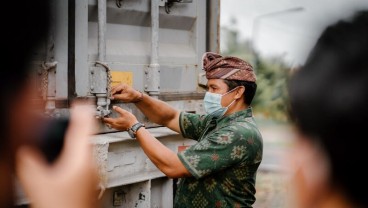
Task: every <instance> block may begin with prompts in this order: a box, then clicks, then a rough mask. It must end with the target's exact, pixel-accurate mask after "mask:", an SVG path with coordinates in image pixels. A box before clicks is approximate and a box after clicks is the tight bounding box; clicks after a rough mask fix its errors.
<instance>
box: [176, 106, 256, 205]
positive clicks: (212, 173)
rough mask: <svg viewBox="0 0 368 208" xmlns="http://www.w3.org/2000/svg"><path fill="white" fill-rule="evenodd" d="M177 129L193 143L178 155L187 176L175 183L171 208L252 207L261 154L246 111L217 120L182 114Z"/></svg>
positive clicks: (250, 117) (250, 115)
mask: <svg viewBox="0 0 368 208" xmlns="http://www.w3.org/2000/svg"><path fill="white" fill-rule="evenodd" d="M180 129H181V132H182V134H183V136H184V137H185V138H190V139H194V140H197V141H198V142H197V143H196V144H194V145H192V146H190V147H189V148H187V149H186V150H184V151H182V152H179V153H178V156H179V159H180V160H181V162H182V163H183V164H184V166H185V167H186V168H187V169H188V171H189V172H190V173H191V174H192V176H193V177H188V178H181V179H179V183H178V187H177V191H176V194H175V200H174V207H176V208H178V207H185V208H189V207H190V208H191V207H211V208H215V207H231V208H233V207H252V204H253V203H254V202H255V192H256V190H255V181H256V173H257V169H258V166H259V165H260V163H261V161H262V150H263V141H262V136H261V134H260V132H259V130H258V128H257V126H256V124H255V121H254V118H253V117H252V109H251V108H248V109H246V110H243V111H239V112H236V113H234V114H231V115H229V116H225V117H222V118H220V119H218V120H216V119H214V118H212V117H210V116H206V115H198V114H191V113H184V112H182V113H181V115H180Z"/></svg>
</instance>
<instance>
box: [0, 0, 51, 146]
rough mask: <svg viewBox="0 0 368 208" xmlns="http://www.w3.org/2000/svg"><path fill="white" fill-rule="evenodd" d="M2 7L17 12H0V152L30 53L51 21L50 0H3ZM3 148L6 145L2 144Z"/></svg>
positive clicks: (26, 73) (44, 35) (44, 34)
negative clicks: (0, 25) (0, 37)
mask: <svg viewBox="0 0 368 208" xmlns="http://www.w3.org/2000/svg"><path fill="white" fill-rule="evenodd" d="M2 7H3V8H6V9H8V10H9V9H15V10H16V12H10V13H8V12H1V13H0V18H1V20H2V27H3V28H4V30H3V31H2V40H3V42H2V44H1V49H2V51H3V53H2V55H1V57H2V58H1V59H2V61H1V63H2V69H1V70H0V79H1V80H0V89H1V90H0V97H1V102H0V151H1V150H2V149H3V148H4V146H6V143H7V141H6V140H7V137H8V135H7V134H8V132H7V131H8V129H9V127H8V126H7V125H8V121H9V118H10V114H11V113H13V112H14V111H15V110H16V109H12V106H13V105H14V103H13V102H15V100H16V99H15V98H17V96H19V93H20V90H21V89H22V88H23V87H24V84H25V82H26V79H27V78H28V77H29V72H30V65H29V62H30V61H31V59H32V55H33V53H34V52H35V50H36V49H37V48H38V47H40V46H41V45H42V41H44V40H45V39H46V37H47V33H48V29H49V26H50V24H49V20H50V4H49V0H33V1H22V2H17V1H6V2H3V4H2ZM5 148H6V147H5Z"/></svg>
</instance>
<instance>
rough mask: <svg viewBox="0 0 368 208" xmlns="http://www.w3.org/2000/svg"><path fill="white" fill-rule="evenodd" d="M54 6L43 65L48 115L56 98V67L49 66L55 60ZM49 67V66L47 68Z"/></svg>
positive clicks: (55, 9)
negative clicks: (45, 77)
mask: <svg viewBox="0 0 368 208" xmlns="http://www.w3.org/2000/svg"><path fill="white" fill-rule="evenodd" d="M56 11H57V8H56V5H55V1H54V2H53V3H52V9H51V13H52V15H51V20H50V22H51V23H52V24H51V28H50V30H49V34H48V38H47V44H46V61H45V63H44V66H45V67H44V70H46V71H47V72H48V73H47V89H46V103H45V113H46V114H48V115H53V113H54V111H55V108H56V107H55V105H56V104H55V96H56V65H55V66H51V65H52V62H54V60H55V47H54V46H55V30H56V26H55V24H56ZM49 65H50V66H49Z"/></svg>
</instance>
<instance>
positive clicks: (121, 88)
mask: <svg viewBox="0 0 368 208" xmlns="http://www.w3.org/2000/svg"><path fill="white" fill-rule="evenodd" d="M141 96H142V93H141V92H139V91H137V90H135V89H133V88H132V87H131V86H129V85H127V84H124V83H122V84H119V85H117V86H114V87H112V89H111V98H110V99H111V100H121V101H123V102H126V103H134V102H137V101H139V100H140V99H141Z"/></svg>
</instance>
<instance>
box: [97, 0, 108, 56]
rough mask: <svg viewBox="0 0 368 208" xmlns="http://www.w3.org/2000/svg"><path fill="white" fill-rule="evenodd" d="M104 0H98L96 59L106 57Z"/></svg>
mask: <svg viewBox="0 0 368 208" xmlns="http://www.w3.org/2000/svg"><path fill="white" fill-rule="evenodd" d="M105 33H106V0H98V60H99V61H102V62H103V61H105V59H106V39H105Z"/></svg>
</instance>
